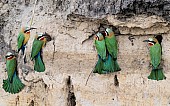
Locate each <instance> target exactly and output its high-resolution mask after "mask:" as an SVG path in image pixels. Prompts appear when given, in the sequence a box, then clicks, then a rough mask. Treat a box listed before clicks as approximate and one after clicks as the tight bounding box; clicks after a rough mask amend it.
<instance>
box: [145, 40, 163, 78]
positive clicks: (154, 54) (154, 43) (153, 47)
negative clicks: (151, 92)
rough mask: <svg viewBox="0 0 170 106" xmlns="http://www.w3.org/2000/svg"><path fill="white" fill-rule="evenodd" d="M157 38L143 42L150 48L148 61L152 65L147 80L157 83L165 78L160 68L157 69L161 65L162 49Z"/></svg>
mask: <svg viewBox="0 0 170 106" xmlns="http://www.w3.org/2000/svg"><path fill="white" fill-rule="evenodd" d="M157 38H158V37H153V38H149V39H148V40H144V42H148V45H149V48H150V59H151V64H152V71H151V73H150V75H149V76H148V79H152V80H157V81H158V80H163V79H166V77H165V75H164V74H163V70H162V68H159V65H160V63H161V56H162V47H161V45H160V43H159V42H158V39H157Z"/></svg>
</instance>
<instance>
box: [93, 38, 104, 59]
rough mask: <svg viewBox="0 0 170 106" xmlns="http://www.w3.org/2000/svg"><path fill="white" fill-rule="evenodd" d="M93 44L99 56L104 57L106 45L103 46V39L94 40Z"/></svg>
mask: <svg viewBox="0 0 170 106" xmlns="http://www.w3.org/2000/svg"><path fill="white" fill-rule="evenodd" d="M94 43H95V46H96V49H97V53H98V55H99V56H100V58H101V59H102V60H105V59H106V46H105V40H104V39H103V40H102V41H98V40H95V42H94Z"/></svg>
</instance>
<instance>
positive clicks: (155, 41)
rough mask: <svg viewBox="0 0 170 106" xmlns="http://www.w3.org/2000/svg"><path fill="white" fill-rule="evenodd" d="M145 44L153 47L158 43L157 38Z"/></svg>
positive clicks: (150, 39)
mask: <svg viewBox="0 0 170 106" xmlns="http://www.w3.org/2000/svg"><path fill="white" fill-rule="evenodd" d="M143 42H147V43H148V45H149V46H150V47H151V46H153V45H155V44H156V43H158V40H157V39H156V38H149V39H148V40H144V41H143Z"/></svg>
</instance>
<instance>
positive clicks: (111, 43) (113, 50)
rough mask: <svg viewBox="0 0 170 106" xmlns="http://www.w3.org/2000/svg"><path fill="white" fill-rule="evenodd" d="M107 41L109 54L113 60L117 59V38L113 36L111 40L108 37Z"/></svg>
mask: <svg viewBox="0 0 170 106" xmlns="http://www.w3.org/2000/svg"><path fill="white" fill-rule="evenodd" d="M105 41H106V47H107V50H108V52H109V54H111V56H112V57H113V58H117V52H118V47H117V41H116V37H115V36H112V37H110V38H109V37H106V38H105Z"/></svg>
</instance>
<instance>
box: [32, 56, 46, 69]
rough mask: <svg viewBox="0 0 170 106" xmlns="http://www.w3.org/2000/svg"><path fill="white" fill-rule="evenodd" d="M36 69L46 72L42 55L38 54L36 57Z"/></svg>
mask: <svg viewBox="0 0 170 106" xmlns="http://www.w3.org/2000/svg"><path fill="white" fill-rule="evenodd" d="M34 70H35V71H37V72H44V71H45V65H44V63H43V60H42V59H41V56H40V55H38V56H37V57H36V58H35V64H34Z"/></svg>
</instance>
